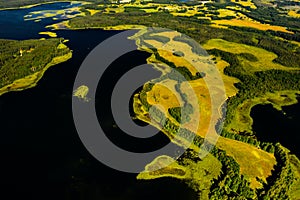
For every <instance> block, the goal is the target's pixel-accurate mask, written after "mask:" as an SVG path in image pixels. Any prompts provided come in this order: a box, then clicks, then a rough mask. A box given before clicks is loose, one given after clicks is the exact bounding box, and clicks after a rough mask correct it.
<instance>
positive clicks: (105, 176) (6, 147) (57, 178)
mask: <svg viewBox="0 0 300 200" xmlns="http://www.w3.org/2000/svg"><path fill="white" fill-rule="evenodd" d="M66 6H70V5H69V3H55V4H46V5H41V6H37V7H33V8H30V9H20V10H5V11H0V27H1V29H0V38H5V39H17V40H23V39H31V38H41V37H45V36H41V35H39V34H38V33H39V32H41V31H46V30H47V29H45V28H44V27H45V26H46V25H48V24H50V23H53V21H52V19H43V20H42V21H40V22H38V23H36V22H33V21H24V19H23V16H24V15H27V14H28V13H29V12H32V11H37V10H50V9H63V8H64V7H66ZM55 22H59V20H58V21H55ZM56 33H57V34H58V37H63V38H65V39H69V40H70V41H69V42H68V43H67V45H68V46H69V47H70V48H71V49H72V50H73V58H72V59H70V60H69V61H67V62H65V63H62V64H59V65H57V66H54V67H52V68H50V69H49V70H47V72H46V73H45V75H44V77H43V78H42V79H41V80H40V82H39V83H38V85H37V86H36V87H34V88H32V89H28V90H24V91H22V92H11V93H6V94H4V95H2V96H1V97H0V121H1V140H0V150H1V151H0V152H1V154H0V155H1V169H2V170H1V173H0V174H1V183H0V188H1V189H0V190H1V195H2V196H5V194H7V195H9V196H10V199H72V200H74V199H75V200H76V199H97V200H99V199H101V200H102V199H107V200H109V199H120V200H127V199H128V200H135V199H136V200H138V199H186V200H188V199H197V195H196V193H195V192H194V191H192V190H191V189H190V188H188V187H187V186H186V185H185V184H184V183H182V182H180V181H177V180H175V179H169V178H163V179H159V180H152V181H138V180H136V174H128V173H123V172H119V171H116V170H114V169H111V168H109V167H107V166H105V165H103V164H101V163H100V162H98V161H97V160H95V159H94V158H93V157H92V156H91V155H90V154H89V153H88V152H87V151H86V149H85V147H84V146H83V144H82V143H81V141H80V139H79V137H78V134H77V132H76V129H75V126H74V123H73V117H72V105H71V102H72V101H71V99H72V89H73V82H74V80H75V77H76V73H77V71H78V68H79V67H80V64H81V63H82V61H83V60H84V58H85V57H86V56H87V54H88V53H89V52H90V51H91V50H92V49H93V48H94V47H95V46H96V45H98V44H99V43H100V42H101V41H103V40H105V39H106V38H108V37H110V36H112V35H114V34H116V33H118V31H102V30H83V31H68V30H64V31H56ZM136 55H137V56H136V57H137V58H138V59H132V57H131V58H130V57H129V58H128V59H127V60H126V63H127V64H128V65H132V66H135V64H137V63H139V64H141V62H143V63H145V58H147V57H148V55H147V54H146V53H136ZM108 86H109V87H107V89H108V91H109V90H111V89H112V88H111V87H112V86H110V84H109V83H108ZM103 95H104V96H105V94H102V95H98V98H97V99H96V102H98V104H96V109H97V110H101V113H103V112H105V110H104V109H102V108H101V105H102V103H101V102H102V99H101V96H103ZM97 105H98V106H97ZM102 123H106V126H110V127H108V128H109V130H110V131H111V133H112V135H117V134H119V130H118V129H115V128H113V127H112V125H113V121H112V119H110V118H106V119H105V122H102ZM114 133H115V134H114ZM111 139H112V140H113V141H114V142H115V143H117V144H118V145H120V146H122V145H123V146H124V147H126V146H127V147H130V146H134V147H137V148H138V149H137V151H148V150H153V149H155V148H159V147H161V146H162V145H163V144H164V143H167V142H169V140H168V138H167V137H166V136H164V134H163V133H159V134H158V135H157V136H155V138H152V139H151V140H150V143H149V141H148V143H145V142H143V143H140V142H141V141H135V140H132V139H131V138H126V137H124V136H122V137H115V138H111Z"/></svg>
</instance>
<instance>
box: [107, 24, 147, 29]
mask: <svg viewBox="0 0 300 200" xmlns="http://www.w3.org/2000/svg"><path fill="white" fill-rule="evenodd" d="M143 28H145V26H142V25H132V24H125V25H117V26H106V27H103V30H130V29H143Z"/></svg>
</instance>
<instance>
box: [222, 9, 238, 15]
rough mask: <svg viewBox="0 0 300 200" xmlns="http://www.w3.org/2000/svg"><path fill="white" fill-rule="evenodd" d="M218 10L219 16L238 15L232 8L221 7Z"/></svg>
mask: <svg viewBox="0 0 300 200" xmlns="http://www.w3.org/2000/svg"><path fill="white" fill-rule="evenodd" d="M218 12H219V13H220V14H219V15H218V17H227V16H234V17H235V16H236V12H235V11H232V10H227V9H219V10H218Z"/></svg>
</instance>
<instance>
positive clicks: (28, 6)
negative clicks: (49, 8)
mask: <svg viewBox="0 0 300 200" xmlns="http://www.w3.org/2000/svg"><path fill="white" fill-rule="evenodd" d="M53 3H83V4H87V3H88V2H85V1H50V2H49V1H48V2H41V3H36V4H30V5H26V6H20V7H9V8H0V11H5V10H19V9H28V8H33V7H36V6H41V5H45V4H53Z"/></svg>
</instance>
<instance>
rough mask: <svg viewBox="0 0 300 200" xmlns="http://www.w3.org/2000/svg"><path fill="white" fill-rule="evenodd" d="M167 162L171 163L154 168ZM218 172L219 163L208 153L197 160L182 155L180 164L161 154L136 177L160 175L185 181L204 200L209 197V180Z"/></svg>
mask: <svg viewBox="0 0 300 200" xmlns="http://www.w3.org/2000/svg"><path fill="white" fill-rule="evenodd" d="M169 163H172V164H170V165H168V166H167V167H164V168H161V169H159V170H155V169H157V168H160V167H162V166H166V165H167V164H169ZM153 170H155V171H153ZM220 172H221V163H220V162H219V161H218V160H217V159H216V158H215V157H213V156H212V155H210V154H208V155H207V156H206V157H205V158H203V159H202V160H201V161H198V162H195V161H193V160H190V159H189V158H187V157H184V158H183V162H182V163H181V164H179V163H178V162H177V161H175V160H174V159H173V158H170V157H168V156H165V155H162V156H159V157H157V158H156V159H154V160H153V161H152V162H151V163H150V164H148V165H147V166H146V167H145V170H144V171H143V172H141V173H140V174H139V175H138V176H137V179H143V180H151V179H156V178H160V177H171V178H177V179H180V180H183V181H187V182H188V184H189V186H190V187H191V188H193V189H194V190H195V191H198V192H199V193H200V195H201V199H204V200H206V199H209V198H208V194H209V191H210V190H209V189H210V186H211V181H212V180H213V179H216V178H218V176H219V175H220Z"/></svg>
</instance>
